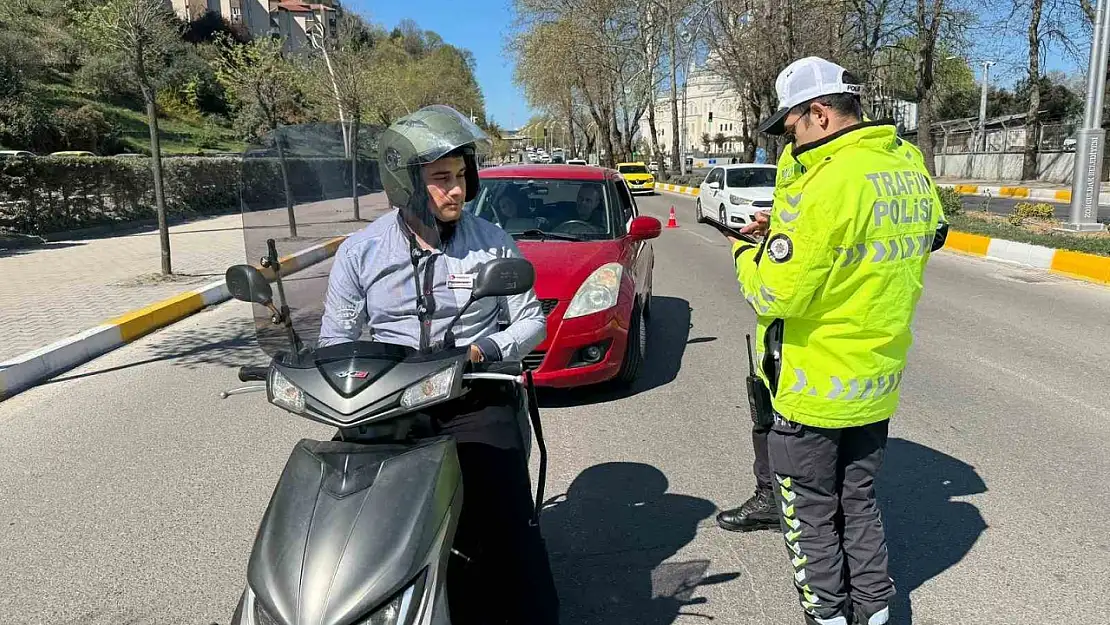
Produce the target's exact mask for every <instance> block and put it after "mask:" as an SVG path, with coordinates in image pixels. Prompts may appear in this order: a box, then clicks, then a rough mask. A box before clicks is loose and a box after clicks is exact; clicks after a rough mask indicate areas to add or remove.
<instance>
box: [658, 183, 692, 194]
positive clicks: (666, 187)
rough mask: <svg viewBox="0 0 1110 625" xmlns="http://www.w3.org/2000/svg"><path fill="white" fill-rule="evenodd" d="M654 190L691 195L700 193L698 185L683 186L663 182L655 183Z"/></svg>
mask: <svg viewBox="0 0 1110 625" xmlns="http://www.w3.org/2000/svg"><path fill="white" fill-rule="evenodd" d="M655 190H656V191H670V192H671V193H681V194H683V195H693V196H695V197H697V196H698V195H700V194H701V189H700V188H698V187H684V186H682V185H678V184H663V183H662V182H657V183H655Z"/></svg>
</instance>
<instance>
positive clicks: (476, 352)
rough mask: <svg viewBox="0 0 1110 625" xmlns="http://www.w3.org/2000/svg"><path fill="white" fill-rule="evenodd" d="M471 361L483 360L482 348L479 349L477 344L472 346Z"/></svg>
mask: <svg viewBox="0 0 1110 625" xmlns="http://www.w3.org/2000/svg"><path fill="white" fill-rule="evenodd" d="M470 362H474V363H478V362H482V350H480V349H478V346H477V345H473V344H472V345H471V346H470Z"/></svg>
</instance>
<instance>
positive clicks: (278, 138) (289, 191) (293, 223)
mask: <svg viewBox="0 0 1110 625" xmlns="http://www.w3.org/2000/svg"><path fill="white" fill-rule="evenodd" d="M273 130H274V131H275V136H274V141H275V143H277V151H278V163H279V164H280V166H281V183H282V185H283V186H284V188H285V210H286V211H287V212H288V214H289V236H290V237H292V238H294V239H295V238H297V214H296V213H295V212H294V211H293V187H292V186H290V184H289V165H288V164H286V162H285V134H284V133H283V132H282V129H281V128H280V127H278V126H277V125H275V126H274V128H273Z"/></svg>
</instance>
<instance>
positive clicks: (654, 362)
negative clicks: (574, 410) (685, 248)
mask: <svg viewBox="0 0 1110 625" xmlns="http://www.w3.org/2000/svg"><path fill="white" fill-rule="evenodd" d="M690 327H691V325H690V302H688V301H686V300H684V299H681V298H677V297H664V296H660V295H656V296H654V297H652V298H651V319H650V321H649V322H648V348H647V357H646V359H645V360H644V364H643V365H642V367H641V368H640V377H639V378H638V379H637V380H636V382H635V383H634V384H633V385H632V386H631V388H620V387H617V386H615V385H614V384H612V383H608V384H600V385H597V386H588V387H582V388H574V389H539V392H538V393H537V395H538V398H539V402H540V407H542V408H559V407H567V406H584V405H590V404H601V403H606V402H611V401H616V400H618V399H623V398H626V397H631V396H632V395H636V394H638V393H643V392H644V391H649V390H651V389H653V388H657V387H660V386H665V385H667V384H670V383H671V382H673V381H674V379H675V378H676V377H678V372H679V370H681V369H682V357H683V355H684V354H685V353H686V345H687V344H688V342H689V343H699V342H707V341H709V340H715V339H712V338H711V337H709V338H703V339H695V340H694V341H690Z"/></svg>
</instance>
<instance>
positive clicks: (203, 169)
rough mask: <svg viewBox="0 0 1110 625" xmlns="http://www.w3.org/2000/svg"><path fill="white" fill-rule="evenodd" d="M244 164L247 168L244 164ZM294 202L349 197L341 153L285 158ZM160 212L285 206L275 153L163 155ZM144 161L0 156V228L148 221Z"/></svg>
mask: <svg viewBox="0 0 1110 625" xmlns="http://www.w3.org/2000/svg"><path fill="white" fill-rule="evenodd" d="M244 165H247V166H246V167H244ZM287 166H288V170H289V179H290V183H291V186H292V189H293V196H294V197H293V201H294V202H295V203H298V204H300V203H305V202H313V201H319V200H326V199H332V198H337V197H345V196H348V195H349V194H350V188H351V182H350V162H349V161H347V160H346V159H340V158H291V159H289V160H288V161H287ZM163 173H164V180H165V192H166V210H167V213H168V214H169V215H171V216H174V215H197V214H217V213H222V212H227V211H235V210H239V208H240V197H242V198H243V200H244V201H246V202H247V205H248V208H249V209H250V210H266V209H269V208H278V207H281V206H284V205H285V195H284V186H283V185H282V182H281V168H280V163H279V161H278V159H277V158H269V157H266V158H258V159H250V160H247V161H243V160H241V159H237V158H205V157H173V158H166V159H164V160H163ZM359 180H360V184H362V185H364V186H365V187H367V188H371V189H380V188H381V183H380V180H379V179H378V176H377V163H376V162H375V161H371V160H363V161H360V162H359ZM153 187H154V183H153V175H152V174H151V169H150V159H146V158H109V157H88V158H37V159H6V160H2V161H0V229H8V230H12V231H15V232H22V233H26V234H44V233H49V232H59V231H63V230H72V229H76V228H84V227H89V226H97V225H102V224H106V223H117V222H127V221H135V220H140V219H153V218H154V217H155V212H154V192H153Z"/></svg>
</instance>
